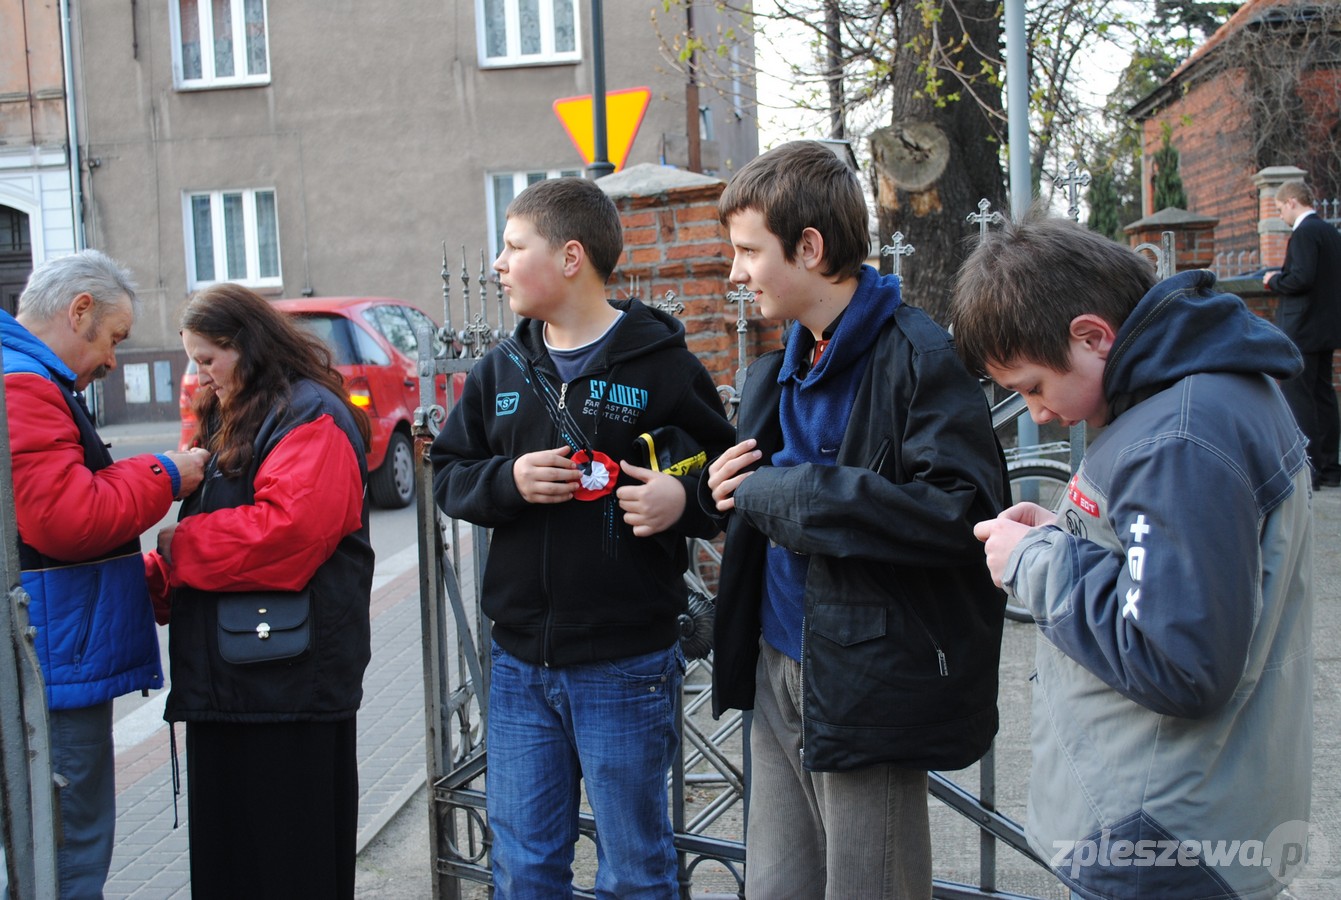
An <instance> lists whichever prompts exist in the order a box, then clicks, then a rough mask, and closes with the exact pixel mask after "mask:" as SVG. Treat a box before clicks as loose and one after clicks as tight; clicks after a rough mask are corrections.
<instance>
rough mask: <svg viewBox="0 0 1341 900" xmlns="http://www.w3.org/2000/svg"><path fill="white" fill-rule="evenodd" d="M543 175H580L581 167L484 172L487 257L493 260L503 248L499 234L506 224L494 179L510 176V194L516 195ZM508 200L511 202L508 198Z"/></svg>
mask: <svg viewBox="0 0 1341 900" xmlns="http://www.w3.org/2000/svg"><path fill="white" fill-rule="evenodd" d="M536 175H540V176H543V177H544V179H550V178H566V177H569V176H571V177H575V178H580V177H582V170H581V169H569V168H564V169H525V170H523V171H520V172H485V173H484V211H485V215H486V218H487V219H488V222H489V259H490V260H495V259H497V258H498V254H499V253H500V252H501V251H502V249H503V244H502V239H501V237H500V236H501V235H502V233H503V226H504V225H506V224H507V222H506V221H505V219H504V217H503V214H502V213H501V212H500V211H499V210H498V208H497V206H498V204H497V200H498V197H497V195H496V194H495V193H494V179H496V178H507V177H508V176H512V196H513V197H516V196H517V195H518V194H520V193H521V192H522V191H524V190H526V188H527V186H528V185H530V184H531V179H532V178H533V177H534V176H536ZM509 202H511V201H510V200H509Z"/></svg>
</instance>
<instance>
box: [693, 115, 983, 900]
mask: <svg viewBox="0 0 1341 900" xmlns="http://www.w3.org/2000/svg"><path fill="white" fill-rule="evenodd" d="M718 214H719V215H720V217H721V220H722V223H723V224H724V225H725V226H726V227H727V229H728V230H729V232H730V237H731V244H732V246H733V247H734V248H735V253H736V255H735V261H734V263H733V264H732V269H731V280H732V281H733V282H735V283H736V284H739V285H743V286H744V287H747V288H749V289H750V290H752V291H754V293H755V297H756V299H757V301H758V304H759V308H760V311H761V312H762V313H763V315H764V316H765V317H767V318H771V319H793V320H795V325H794V326H793V327H792V330H791V333H790V335H789V337H788V340H787V346H786V349H785V350H780V351H777V352H774V353H770V354H767V355H765V356H763V357H761V358H760V359H759V360H758V361H756V362H755V363H754V364H753V365H751V366H750V368H749V371H748V376H747V378H746V380H745V385H744V389H743V393H742V397H741V403H740V409H739V420H738V423H737V433H738V434H739V435H740V436H741V437H743V438H745V440H744V441H743V442H741V443H739V444H737V445H736V446H735V447H732V448H731V449H730V450H728V451H726V453H724V454H722V455H721V456H720V457H719V458H718V459H717V460H716V461H714V462H713V463H712V464H711V465H710V466H709V470H708V473H707V474H706V475H705V477H704V480H703V483H702V485H701V486H700V490H701V492H704V493H707V492H710V493H711V498H706V497H705V498H704V505H705V507H707V508H710V509H714V510H715V511H716V512H717V513H718V514H719V515H721V516H726V517H728V522H727V537H726V545H725V548H724V551H723V552H724V555H723V559H722V570H721V572H722V574H721V584H720V592H719V595H718V607H717V628H716V636H715V645H714V654H715V655H714V661H713V705H714V711H715V713H716V714H718V715H720V714H721V712H722V711H723V710H724V709H726V708H728V707H735V708H739V709H753V710H754V723H753V728H752V729H751V735H750V752H751V769H750V781H749V785H748V788H749V794H750V798H751V800H752V801H753V802H752V805H751V807H750V827H749V833H748V834H747V835H746V845H747V850H748V856H749V864H748V866H747V869H746V880H745V893H746V895H747V896H750V897H768V898H780V897H782V898H785V897H819V896H828V897H844V898H846V897H862V898H879V897H930V896H931V838H930V832H929V826H928V819H927V770H928V769H957V768H962V767H964V766H967V765H969V764H970V763H972V762H974V761H975V760H977V759H978V758H979V757H980V756H982V754H983V753H984V752H986V750H987V748H988V747H989V746H990V745H991V742H992V737H993V735H995V734H996V729H997V708H996V693H997V662H998V658H999V655H1000V644H1001V627H1002V610H1003V601H1002V597H1001V594H1000V593H999V592H998V591H997V590H996V589H995V588H994V587H993V585H992V582H991V578H990V576H989V574H988V572H987V568H986V566H985V565H984V564H983V560H982V556H981V553H979V552H978V549H977V545H976V543H975V542H974V540H973V523H974V522H976V521H978V520H979V519H981V518H983V517H985V516H992V515H995V514H996V513H997V512H998V511H999V510H1000V509H1001V506H1002V503H1001V499H1002V497H1003V494H1004V492H1005V483H1006V481H1005V472H1004V465H1003V463H1002V460H1001V453H1000V449H999V448H998V446H997V443H996V439H995V436H994V435H993V433H992V426H991V422H990V416H989V414H988V409H987V403H986V400H985V399H984V396H983V392H982V389H981V388H980V387H979V385H978V382H977V380H976V379H974V378H973V377H972V376H971V375H969V373H968V372H967V371H966V370H965V369H964V366H963V365H962V364H961V363H960V361H959V359H958V358H957V357H956V355H955V352H954V348H953V347H952V346H951V343H950V339H949V336H948V335H947V334H946V333H945V331H944V330H943V329H942V328H941V327H940V326H938V325H937V324H936V323H935V322H933V321H932V320H931V319H930V318H929V317H928V316H927V315H926V314H925V313H923V312H921V311H920V310H917V309H914V308H912V307H910V306H907V305H905V304H903V303H902V299H901V296H900V292H899V281H898V279H897V278H896V277H893V276H888V277H881V276H880V275H879V274H878V273H877V272H876V271H875V270H874V269H872V268H871V267H869V266H866V265H864V260H865V259H866V255H867V252H868V250H869V246H870V238H869V236H868V232H867V212H866V201H865V198H864V197H863V196H862V191H861V186H860V184H859V183H858V181H857V177H856V173H854V172H853V171H852V170H851V169H849V168H848V167H847V166H846V164H844V163H843V162H842V161H841V160H839V159H838V158H837V157H836V156H835V155H834V154H833V153H831V152H830V151H829V150H828V149H827V148H825V147H824V146H823V145H821V144H818V143H814V142H808V141H803V142H798V143H792V144H786V145H784V146H782V147H779V148H777V149H775V150H772V151H770V152H768V153H765V154H764V155H762V156H760V157H758V158H756V159H755V160H753V161H752V162H750V163H749V164H748V165H746V166H745V167H744V168H743V169H741V170H740V172H739V173H738V174H737V175H736V176H735V178H733V179H732V180H731V183H730V184H729V185H728V186H727V188H726V191H725V192H724V193H723V194H722V197H721V200H720V201H719V202H718Z"/></svg>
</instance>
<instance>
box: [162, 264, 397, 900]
mask: <svg viewBox="0 0 1341 900" xmlns="http://www.w3.org/2000/svg"><path fill="white" fill-rule="evenodd" d="M182 341H183V344H184V345H185V347H186V352H187V354H188V356H190V357H191V359H193V360H194V361H195V363H196V365H197V367H198V369H199V373H200V384H201V388H202V390H201V391H200V392H199V394H198V395H197V400H196V405H197V409H196V412H197V421H198V422H200V423H201V424H200V428H199V433H198V434H197V438H196V439H197V441H198V442H199V443H200V444H201V445H203V446H205V447H207V448H209V449H210V450H211V451H212V452H213V454H214V457H213V461H212V462H211V465H210V467H209V469H208V470H207V471H206V477H205V481H204V483H203V484H202V485H201V489H200V490H199V491H197V492H196V493H195V494H194V495H193V497H192V498H190V499H189V500H188V501H186V502H185V503H184V504H183V506H182V512H181V518H180V521H179V522H178V524H177V525H176V526H174V527H173V528H170V529H165V530H164V531H163V532H162V533H160V535H159V551H160V555H161V559H160V563H161V567H162V574H163V575H165V576H166V581H167V585H168V586H169V587H170V588H171V609H170V619H171V630H170V639H169V659H170V662H171V667H172V668H171V685H172V687H171V692H170V693H169V695H168V700H167V708H166V712H165V713H164V718H166V719H167V720H168V721H170V722H178V721H184V722H186V756H187V769H188V801H189V810H190V827H191V892H192V896H193V897H196V898H197V900H199V898H204V897H230V898H231V897H239V896H251V897H257V896H260V897H297V896H320V897H353V895H354V858H355V839H356V837H355V835H356V826H357V816H358V772H357V760H356V754H355V744H356V735H357V731H356V727H355V714H356V713H357V711H358V706H359V702H360V701H361V699H362V696H363V672H364V669H365V668H366V666H367V664H368V659H369V656H370V653H371V643H370V628H369V618H368V607H369V599H370V596H371V588H372V575H373V551H372V547H371V545H370V543H369V540H368V514H367V504H366V502H365V492H364V486H365V484H366V482H367V465H366V462H365V459H364V453H365V448H366V447H367V440H368V422H367V418H366V416H364V415H363V413H362V412H361V411H360V410H358V409H357V408H355V407H353V406H352V405H351V404H350V403H349V401H348V399H347V397H346V395H345V393H344V390H343V383H342V380H341V376H340V374H339V372H338V371H336V370H335V369H334V368H333V367H332V366H331V364H330V355H329V353H328V351H327V350H326V348H325V347H324V345H322V344H321V343H320V342H319V341H318V340H317V339H316V338H312V337H310V336H308V335H306V334H304V333H303V332H302V331H300V330H298V329H297V328H296V327H295V326H293V325H292V324H291V323H290V322H289V321H288V320H287V319H286V318H285V317H284V316H283V315H282V314H280V313H279V312H277V311H276V310H275V309H274V308H273V307H271V306H270V304H269V303H267V302H266V301H265V299H264V298H262V297H260V296H258V295H256V294H255V293H253V292H251V291H249V290H247V289H246V288H242V287H239V286H237V285H233V284H222V285H216V286H214V287H210V288H207V289H205V290H203V291H201V292H199V293H197V294H196V295H195V296H194V297H193V298H192V299H191V301H190V302H189V303H188V304H187V307H186V310H185V313H184V314H183V317H182ZM274 591H285V592H305V593H306V594H307V595H308V596H309V597H310V611H309V613H308V618H309V620H310V621H309V628H310V635H311V636H310V643H309V644H308V646H307V649H306V650H305V651H304V652H302V653H301V654H300V655H298V656H295V657H292V658H289V659H285V660H280V661H270V662H259V663H247V664H239V663H234V662H229V661H228V660H226V659H225V658H224V656H223V655H222V654H221V652H220V646H219V645H220V638H219V621H218V619H219V615H218V611H219V607H220V603H222V602H224V601H225V598H226V596H228V595H234V594H238V593H242V594H253V595H259V594H260V593H266V594H269V593H270V592H274Z"/></svg>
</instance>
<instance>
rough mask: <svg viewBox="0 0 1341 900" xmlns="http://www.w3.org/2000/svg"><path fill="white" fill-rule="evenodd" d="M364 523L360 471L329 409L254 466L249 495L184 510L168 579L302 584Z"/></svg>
mask: <svg viewBox="0 0 1341 900" xmlns="http://www.w3.org/2000/svg"><path fill="white" fill-rule="evenodd" d="M362 523H363V479H362V477H361V476H360V474H359V464H358V457H357V456H356V455H355V453H354V448H353V447H352V446H351V445H350V443H349V438H348V437H346V435H345V433H344V432H343V431H341V430H340V428H339V426H337V425H336V424H335V421H334V420H333V419H331V417H330V416H322V417H321V418H319V419H317V420H316V421H313V422H309V423H307V424H306V425H300V426H299V427H297V428H295V429H293V431H291V432H289V433H288V434H287V435H285V436H284V437H283V438H282V439H281V440H280V442H279V444H278V445H276V447H275V449H274V450H272V451H270V455H269V456H267V457H266V458H265V460H264V462H262V463H261V467H260V469H259V471H257V473H256V482H255V484H254V502H252V503H251V504H249V505H247V506H236V507H233V508H230V509H220V510H215V511H214V512H208V513H201V514H199V515H195V516H189V517H187V518H185V519H183V520H182V521H181V523H180V524H178V526H177V530H176V533H175V534H174V535H173V538H172V547H171V551H170V555H171V557H172V567H171V574H170V579H171V584H172V586H173V587H181V586H183V585H185V586H189V587H194V588H198V589H200V590H207V591H253V590H289V591H294V590H298V589H299V588H302V587H303V586H304V585H306V584H307V583H308V582H309V581H310V580H311V579H312V575H313V574H314V573H315V572H316V571H317V567H318V566H320V565H321V564H322V563H324V562H325V561H326V560H328V559H330V557H331V554H332V553H334V552H335V548H336V545H338V544H339V543H340V541H341V539H343V538H344V537H345V536H346V535H348V534H350V533H351V532H353V531H355V530H357V529H358V528H359V526H360V525H362Z"/></svg>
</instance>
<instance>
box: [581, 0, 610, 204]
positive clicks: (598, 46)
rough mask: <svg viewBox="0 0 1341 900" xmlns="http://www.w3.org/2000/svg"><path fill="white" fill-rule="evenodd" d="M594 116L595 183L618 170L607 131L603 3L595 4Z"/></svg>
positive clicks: (592, 174)
mask: <svg viewBox="0 0 1341 900" xmlns="http://www.w3.org/2000/svg"><path fill="white" fill-rule="evenodd" d="M591 115H592V123H593V127H594V130H595V132H596V134H595V137H596V144H595V147H594V151H593V153H592V159H591V164H590V165H589V166H587V177H588V178H590V179H591V180H592V181H595V180H596V179H598V178H604V177H605V176H606V175H609V174H610V173H611V172H613V171H614V170H615V167H614V164H613V163H611V162H610V151H609V148H608V146H607V140H606V127H605V16H604V14H603V13H602V10H601V0H591Z"/></svg>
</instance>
